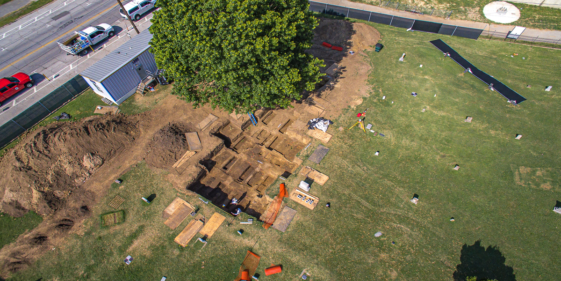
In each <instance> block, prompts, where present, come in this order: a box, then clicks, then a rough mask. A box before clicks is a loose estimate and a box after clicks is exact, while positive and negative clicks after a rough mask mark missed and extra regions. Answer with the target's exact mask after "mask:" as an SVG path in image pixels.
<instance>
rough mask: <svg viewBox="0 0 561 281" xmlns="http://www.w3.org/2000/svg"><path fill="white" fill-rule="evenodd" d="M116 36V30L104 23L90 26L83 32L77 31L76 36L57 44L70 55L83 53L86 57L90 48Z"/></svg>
mask: <svg viewBox="0 0 561 281" xmlns="http://www.w3.org/2000/svg"><path fill="white" fill-rule="evenodd" d="M113 35H115V30H113V26H111V25H110V24H106V23H102V24H100V25H96V26H90V27H87V28H86V29H84V30H82V31H76V32H74V34H73V35H72V36H71V37H70V38H68V39H66V40H64V41H62V42H57V43H58V45H59V46H60V48H61V49H63V50H64V51H66V52H67V53H69V54H72V55H77V54H80V53H82V55H85V54H87V53H88V52H89V49H90V48H89V47H90V46H93V45H95V44H97V43H99V42H101V41H103V39H105V38H108V37H112V36H113Z"/></svg>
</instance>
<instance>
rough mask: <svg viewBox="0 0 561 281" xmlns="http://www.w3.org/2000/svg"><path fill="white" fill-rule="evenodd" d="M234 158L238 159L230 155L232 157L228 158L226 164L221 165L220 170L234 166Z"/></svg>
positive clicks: (226, 169)
mask: <svg viewBox="0 0 561 281" xmlns="http://www.w3.org/2000/svg"><path fill="white" fill-rule="evenodd" d="M236 160H238V158H236V157H232V158H231V159H230V160H228V161H227V162H226V164H225V165H224V166H223V167H222V170H224V171H228V170H230V169H231V168H232V167H233V166H234V164H235V163H236Z"/></svg>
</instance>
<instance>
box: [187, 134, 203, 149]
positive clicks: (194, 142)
mask: <svg viewBox="0 0 561 281" xmlns="http://www.w3.org/2000/svg"><path fill="white" fill-rule="evenodd" d="M185 138H186V139H187V144H189V150H191V151H193V150H201V149H203V145H202V144H201V139H199V134H198V133H197V132H189V133H185Z"/></svg>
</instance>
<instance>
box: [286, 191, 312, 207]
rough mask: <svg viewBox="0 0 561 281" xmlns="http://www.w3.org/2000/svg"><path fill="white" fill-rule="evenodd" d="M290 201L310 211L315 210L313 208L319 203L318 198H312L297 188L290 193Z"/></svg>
mask: <svg viewBox="0 0 561 281" xmlns="http://www.w3.org/2000/svg"><path fill="white" fill-rule="evenodd" d="M290 199H292V200H293V201H295V202H297V203H298V204H300V205H303V206H305V207H306V208H308V209H310V210H313V209H315V207H316V206H317V205H318V203H319V198H318V197H316V196H313V195H311V194H309V193H306V192H305V191H303V190H301V189H299V188H295V189H294V190H293V191H292V192H291V193H290ZM309 200H311V201H309ZM306 201H307V202H306Z"/></svg>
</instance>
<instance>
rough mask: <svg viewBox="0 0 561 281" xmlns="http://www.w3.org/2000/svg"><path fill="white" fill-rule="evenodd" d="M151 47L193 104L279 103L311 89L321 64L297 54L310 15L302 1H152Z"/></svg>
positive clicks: (308, 33) (243, 107) (307, 34)
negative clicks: (153, 10) (154, 10)
mask: <svg viewBox="0 0 561 281" xmlns="http://www.w3.org/2000/svg"><path fill="white" fill-rule="evenodd" d="M156 5H157V6H159V7H160V8H161V10H159V11H157V12H155V14H154V18H153V19H152V22H153V23H152V26H151V27H150V31H151V33H152V34H153V35H154V37H153V39H152V41H151V43H150V44H151V46H152V52H153V53H154V55H155V57H156V63H157V64H158V67H159V68H161V69H165V72H166V73H167V75H168V76H169V77H171V78H173V79H174V81H175V86H174V89H173V91H174V94H177V95H180V96H182V97H184V98H185V100H187V101H188V102H193V103H194V105H195V106H199V105H202V104H206V103H210V104H212V105H213V107H215V106H218V107H220V108H222V109H224V110H227V111H232V110H239V111H241V112H244V111H251V110H254V109H255V108H256V107H259V106H261V107H276V106H280V107H287V106H289V105H290V102H291V100H293V99H299V98H301V93H302V92H303V91H304V90H309V91H310V90H313V88H314V86H315V84H316V83H317V82H318V80H319V77H320V76H321V74H320V73H319V66H321V64H322V61H320V60H319V59H317V58H314V57H312V56H311V55H308V54H306V53H304V51H305V50H306V49H308V48H310V46H311V40H312V38H313V30H314V28H315V27H316V26H317V25H318V21H317V19H316V18H315V17H314V16H313V15H312V14H311V13H310V12H309V11H308V6H309V4H308V1H307V0H245V1H243V0H158V2H157V4H156Z"/></svg>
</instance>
